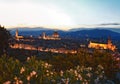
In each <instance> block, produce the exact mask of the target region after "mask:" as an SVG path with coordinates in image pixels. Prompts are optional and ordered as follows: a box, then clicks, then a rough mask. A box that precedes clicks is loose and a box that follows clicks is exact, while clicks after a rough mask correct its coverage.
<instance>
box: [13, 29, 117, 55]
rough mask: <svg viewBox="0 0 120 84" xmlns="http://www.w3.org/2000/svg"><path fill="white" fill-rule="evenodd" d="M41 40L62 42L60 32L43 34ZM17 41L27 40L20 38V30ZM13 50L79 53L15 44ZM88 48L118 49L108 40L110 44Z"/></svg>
mask: <svg viewBox="0 0 120 84" xmlns="http://www.w3.org/2000/svg"><path fill="white" fill-rule="evenodd" d="M38 38H39V39H43V40H61V38H60V36H59V34H58V32H54V33H53V34H52V35H51V36H48V35H46V33H45V32H43V33H42V36H40V37H38ZM15 39H16V40H18V41H19V40H21V39H22V40H26V39H25V37H24V36H20V35H19V32H18V30H16V33H15ZM11 48H24V49H28V50H39V51H46V52H49V51H50V52H55V53H77V52H76V51H75V50H65V49H62V48H61V49H48V48H46V49H45V50H44V49H42V48H41V47H39V46H38V48H36V47H34V46H32V45H28V44H19V45H18V44H14V46H13V45H11ZM88 48H94V49H105V50H106V49H109V50H111V51H115V50H116V49H117V48H116V46H115V45H113V44H112V41H111V40H110V39H108V42H107V43H106V44H103V43H95V42H91V41H90V42H89V44H88Z"/></svg>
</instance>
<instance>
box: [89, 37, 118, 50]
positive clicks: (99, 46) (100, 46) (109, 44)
mask: <svg viewBox="0 0 120 84" xmlns="http://www.w3.org/2000/svg"><path fill="white" fill-rule="evenodd" d="M88 48H95V49H109V50H112V51H115V50H116V49H117V48H116V46H115V45H113V44H112V42H111V40H110V39H108V42H107V44H103V43H95V42H91V41H90V43H89V45H88Z"/></svg>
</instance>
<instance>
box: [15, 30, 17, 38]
mask: <svg viewBox="0 0 120 84" xmlns="http://www.w3.org/2000/svg"><path fill="white" fill-rule="evenodd" d="M15 37H16V38H17V37H18V29H17V30H16V32H15Z"/></svg>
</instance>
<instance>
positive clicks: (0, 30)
mask: <svg viewBox="0 0 120 84" xmlns="http://www.w3.org/2000/svg"><path fill="white" fill-rule="evenodd" d="M9 38H10V33H9V31H8V30H6V29H5V28H4V27H2V26H1V25H0V56H1V55H2V54H4V53H5V52H6V51H7V48H8V46H9Z"/></svg>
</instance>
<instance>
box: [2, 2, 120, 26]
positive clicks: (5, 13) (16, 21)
mask: <svg viewBox="0 0 120 84" xmlns="http://www.w3.org/2000/svg"><path fill="white" fill-rule="evenodd" d="M108 23H120V0H0V24H1V25H4V26H6V27H10V26H42V27H52V28H65V27H66V28H70V27H84V26H86V25H87V26H89V25H98V24H108ZM119 28H120V25H119Z"/></svg>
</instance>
